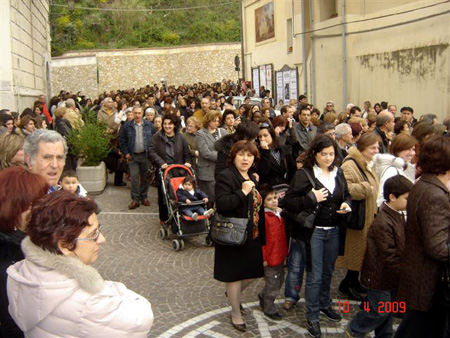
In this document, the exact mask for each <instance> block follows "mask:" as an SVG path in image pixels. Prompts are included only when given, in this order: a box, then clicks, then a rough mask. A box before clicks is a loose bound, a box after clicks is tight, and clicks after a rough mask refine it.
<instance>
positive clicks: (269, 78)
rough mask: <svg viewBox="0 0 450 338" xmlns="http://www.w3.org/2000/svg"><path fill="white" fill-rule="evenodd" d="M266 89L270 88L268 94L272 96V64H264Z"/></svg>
mask: <svg viewBox="0 0 450 338" xmlns="http://www.w3.org/2000/svg"><path fill="white" fill-rule="evenodd" d="M266 90H270V91H271V93H270V95H271V96H272V97H273V92H272V66H271V65H266Z"/></svg>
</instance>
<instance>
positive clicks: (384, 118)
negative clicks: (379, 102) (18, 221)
mask: <svg viewBox="0 0 450 338" xmlns="http://www.w3.org/2000/svg"><path fill="white" fill-rule="evenodd" d="M394 126H395V120H394V115H392V113H390V112H388V111H387V110H386V111H382V112H381V113H379V114H378V116H377V119H376V127H375V129H374V131H373V132H374V133H375V134H377V135H378V136H380V138H381V143H380V153H381V154H387V153H388V152H389V151H388V148H389V142H390V138H389V136H390V134H391V133H392V132H393V131H394Z"/></svg>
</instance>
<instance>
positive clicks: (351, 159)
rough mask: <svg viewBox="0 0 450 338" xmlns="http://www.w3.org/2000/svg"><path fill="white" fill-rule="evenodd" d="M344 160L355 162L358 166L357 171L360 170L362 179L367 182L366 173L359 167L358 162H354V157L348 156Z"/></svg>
mask: <svg viewBox="0 0 450 338" xmlns="http://www.w3.org/2000/svg"><path fill="white" fill-rule="evenodd" d="M346 161H353V162H355V164H356V166H357V167H358V169H359V171H360V172H361V175H362V176H363V178H364V180H366V181H367V182H369V179H368V178H367V175H366V174H365V172H364V171H363V170H362V169H361V167H360V166H359V164H358V162H356V160H355V159H354V158H351V157H350V158H348V159H347V160H344V162H346Z"/></svg>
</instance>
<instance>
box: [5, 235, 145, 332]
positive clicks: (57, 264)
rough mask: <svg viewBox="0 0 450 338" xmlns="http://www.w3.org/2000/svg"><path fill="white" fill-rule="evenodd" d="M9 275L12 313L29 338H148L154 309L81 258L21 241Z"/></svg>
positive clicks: (27, 239) (28, 240)
mask: <svg viewBox="0 0 450 338" xmlns="http://www.w3.org/2000/svg"><path fill="white" fill-rule="evenodd" d="M22 250H23V252H24V254H25V259H24V260H22V261H20V262H17V263H16V264H14V265H12V266H10V267H9V268H8V270H7V272H8V299H9V312H10V314H11V316H12V318H13V319H14V321H15V322H16V323H17V325H18V326H19V327H20V328H21V329H22V331H24V333H25V336H26V337H45V338H51V337H127V338H130V337H146V336H147V333H148V332H149V331H150V328H151V326H152V324H153V312H152V307H151V304H150V303H149V302H148V301H147V300H146V299H145V298H144V297H142V296H140V295H138V294H136V293H135V292H133V291H131V290H128V289H127V288H126V287H125V285H123V284H122V283H116V282H110V281H104V280H103V279H102V277H101V276H100V274H99V273H98V271H97V270H96V269H95V268H93V267H92V266H88V265H85V264H84V263H83V262H81V261H80V260H79V259H77V258H71V257H67V256H62V255H56V254H53V253H50V252H48V251H45V250H43V249H41V248H40V247H38V246H36V245H34V244H33V243H32V242H31V240H30V239H29V237H27V238H25V239H24V240H23V242H22Z"/></svg>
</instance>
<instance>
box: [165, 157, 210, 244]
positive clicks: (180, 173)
mask: <svg viewBox="0 0 450 338" xmlns="http://www.w3.org/2000/svg"><path fill="white" fill-rule="evenodd" d="M159 175H160V177H161V182H162V189H163V193H164V203H165V205H166V206H167V210H168V214H169V219H168V220H167V221H166V222H165V223H164V224H163V225H162V228H161V229H159V232H158V236H159V238H161V239H169V229H170V230H171V231H172V233H173V234H174V235H176V236H177V237H178V239H174V240H172V248H173V249H174V250H175V251H179V250H182V249H183V248H184V241H183V238H184V237H189V236H197V235H207V236H206V238H205V243H206V245H207V246H211V245H212V241H211V239H210V238H209V236H208V234H209V225H210V219H211V216H199V217H198V219H197V221H195V220H194V219H192V218H191V217H188V216H186V215H184V214H182V212H181V211H180V209H181V207H183V206H186V205H188V204H186V203H180V202H178V201H177V190H178V188H179V186H180V184H181V182H183V180H184V178H185V177H186V176H192V177H194V178H195V175H194V170H193V169H192V168H188V167H186V166H185V165H181V164H174V165H171V166H169V167H168V168H167V169H165V170H163V169H160V171H159ZM193 205H202V206H204V205H205V202H203V201H193V202H191V204H190V206H193Z"/></svg>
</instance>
